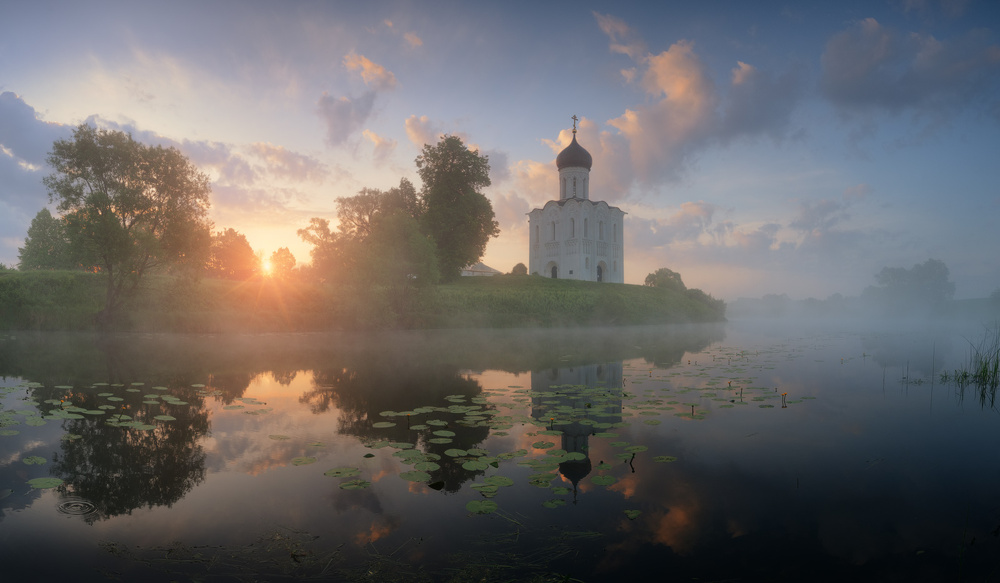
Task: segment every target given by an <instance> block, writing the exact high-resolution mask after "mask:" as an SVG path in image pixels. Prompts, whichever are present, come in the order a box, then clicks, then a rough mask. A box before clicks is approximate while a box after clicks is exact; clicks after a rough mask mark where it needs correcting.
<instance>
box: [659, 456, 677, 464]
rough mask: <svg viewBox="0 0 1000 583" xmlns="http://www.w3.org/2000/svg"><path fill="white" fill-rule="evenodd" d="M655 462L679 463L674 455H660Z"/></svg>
mask: <svg viewBox="0 0 1000 583" xmlns="http://www.w3.org/2000/svg"><path fill="white" fill-rule="evenodd" d="M653 461H654V462H659V463H670V462H675V461H677V458H675V457H674V456H672V455H658V456H656V457H654V458H653Z"/></svg>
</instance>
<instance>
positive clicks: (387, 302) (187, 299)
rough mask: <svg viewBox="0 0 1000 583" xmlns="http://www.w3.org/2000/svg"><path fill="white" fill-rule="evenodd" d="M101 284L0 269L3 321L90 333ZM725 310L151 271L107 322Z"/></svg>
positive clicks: (591, 293) (364, 325)
mask: <svg viewBox="0 0 1000 583" xmlns="http://www.w3.org/2000/svg"><path fill="white" fill-rule="evenodd" d="M106 284H107V281H106V279H105V278H103V277H101V275H100V274H94V273H88V272H84V271H42V270H37V271H14V270H3V271H0V329H5V330H92V329H96V328H97V327H98V326H97V324H98V323H97V322H96V320H95V315H96V314H97V313H98V312H99V311H100V309H101V307H102V306H103V304H104V298H105V286H106ZM725 309H726V306H725V304H724V303H723V302H722V301H721V300H717V299H714V298H712V297H711V296H710V295H708V294H705V293H703V292H701V290H695V289H691V290H688V289H673V288H668V287H656V286H652V285H644V286H639V285H622V284H607V283H597V282H584V281H570V280H553V279H549V278H543V277H539V276H527V275H498V276H494V277H463V278H458V279H457V280H454V281H452V282H449V283H443V284H438V285H431V286H400V287H394V286H391V285H373V284H370V283H359V284H357V285H344V284H338V285H332V284H330V283H323V282H316V281H308V280H295V279H279V278H268V277H255V278H252V279H249V280H245V281H234V280H223V279H214V278H201V279H189V278H181V277H172V276H149V277H147V278H144V279H143V284H142V285H141V286H140V288H139V289H138V290H137V292H136V293H135V294H134V295H133V296H132V297H130V299H129V300H128V302H127V304H126V305H125V306H124V309H123V310H122V317H121V318H120V320H119V321H117V322H116V328H117V329H119V330H126V331H147V332H208V333H223V332H284V331H320V330H355V329H356V330H369V329H391V328H476V327H489V328H515V327H560V326H600V325H605V326H625V325H642V324H662V323H687V322H713V321H722V320H724V319H725Z"/></svg>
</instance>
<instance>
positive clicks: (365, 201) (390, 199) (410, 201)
mask: <svg viewBox="0 0 1000 583" xmlns="http://www.w3.org/2000/svg"><path fill="white" fill-rule="evenodd" d="M396 212H402V213H404V214H406V215H408V216H410V217H413V218H415V219H416V218H419V217H420V214H421V206H420V201H419V200H418V199H417V191H416V189H415V188H413V183H411V182H410V181H409V180H407V179H405V178H403V179H401V180H400V181H399V186H398V187H393V188H390V189H389V190H387V191H382V190H379V189H377V188H362V189H361V191H360V192H358V194H356V195H355V196H348V197H342V198H338V199H337V220H338V221H339V223H340V224H339V226H338V227H337V229H338V230H339V231H340V233H341V234H342V235H344V236H345V237H348V238H351V239H354V240H356V241H364V240H365V239H367V238H368V237H369V236H370V235H371V234H372V229H373V228H374V223H375V221H376V220H377V219H378V218H379V217H381V216H388V215H391V214H393V213H396Z"/></svg>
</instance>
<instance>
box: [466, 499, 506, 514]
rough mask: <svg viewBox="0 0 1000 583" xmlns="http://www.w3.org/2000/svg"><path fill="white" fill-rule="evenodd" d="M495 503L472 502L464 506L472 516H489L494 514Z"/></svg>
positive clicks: (488, 501) (489, 501)
mask: <svg viewBox="0 0 1000 583" xmlns="http://www.w3.org/2000/svg"><path fill="white" fill-rule="evenodd" d="M497 508H499V506H497V503H496V502H494V501H492V500H472V501H470V502H467V503H466V504H465V509H466V510H468V511H469V512H471V513H473V514H490V513H491V512H496V510H497Z"/></svg>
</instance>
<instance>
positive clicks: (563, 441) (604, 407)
mask: <svg viewBox="0 0 1000 583" xmlns="http://www.w3.org/2000/svg"><path fill="white" fill-rule="evenodd" d="M622 378H623V377H622V362H621V361H618V362H606V363H602V364H590V365H579V366H574V367H566V368H551V369H546V370H543V371H536V372H532V373H531V392H532V398H531V403H532V409H531V416H532V417H533V418H535V419H537V420H539V421H541V422H542V423H543V424H545V423H549V425H550V428H552V429H558V430H559V431H561V432H562V435H561V436H560V447H561V449H562V450H564V451H565V452H567V453H578V454H582V455H583V456H585V457H584V458H583V459H568V460H566V461H564V462H561V463H560V464H559V473H560V474H561V475H562V476H563V477H565V478H566V479H567V480H569V481H570V483H572V484H573V502H574V503H576V497H577V493H578V488H579V484H580V481H581V480H583V479H584V478H585V477H587V475H589V474H590V471H591V469H592V468H593V462H592V461H591V459H590V443H589V440H590V437H591V436H592V435H594V434H596V433H597V432H598V429H597V428H596V427H595V426H596V425H600V424H605V425H608V426H609V425H611V424H614V423H620V422H621V420H622Z"/></svg>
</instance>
